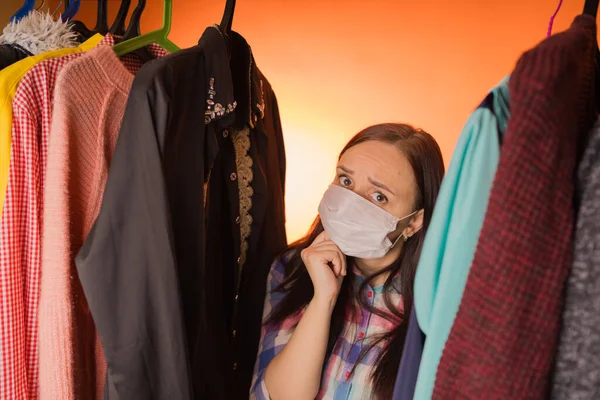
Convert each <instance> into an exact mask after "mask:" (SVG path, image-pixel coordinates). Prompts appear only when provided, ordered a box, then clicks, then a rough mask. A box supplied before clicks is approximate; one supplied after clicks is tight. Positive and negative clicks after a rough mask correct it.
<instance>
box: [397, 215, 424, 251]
mask: <svg viewBox="0 0 600 400" xmlns="http://www.w3.org/2000/svg"><path fill="white" fill-rule="evenodd" d="M419 211H420V210H416V211H413V212H411V213H410V214H408V215H407V216H405V217H402V218H400V219H399V220H398V222H396V226H398V224H399V223H400V221H404V220H405V219H406V218H410V217H412V216H413V215H415V214H416V213H418V212H419ZM400 238H402V239H404V243H406V242H408V239H410V236H408V235H405V234H403V233H401V234H400V236H398V239H396V241H395V242H394V244H392V247H390V249H391V248H394V247H396V245H397V244H398V241H399V240H400Z"/></svg>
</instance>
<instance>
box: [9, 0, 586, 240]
mask: <svg viewBox="0 0 600 400" xmlns="http://www.w3.org/2000/svg"><path fill="white" fill-rule="evenodd" d="M5 1H6V0H2V3H3V5H2V6H0V7H2V9H5V8H6V5H5ZM9 1H12V0H9ZM56 3H57V1H53V4H56ZM132 3H133V4H132V8H133V6H135V5H136V4H137V3H136V1H132ZM173 3H174V5H173V20H174V23H173V24H174V27H173V31H172V34H171V38H172V40H173V41H174V42H175V43H177V44H178V45H179V46H180V47H186V46H191V45H194V44H195V43H196V41H197V40H198V38H199V37H200V36H201V35H202V32H203V30H204V28H205V27H206V26H208V25H210V24H212V23H214V22H218V21H220V19H221V15H222V12H223V8H224V5H225V0H223V1H214V0H212V1H200V0H188V1H185V0H173ZM557 3H558V0H452V1H450V0H419V1H416V0H412V1H409V0H386V1H384V0H361V1H358V0H238V1H237V7H236V12H235V18H234V29H235V30H237V31H238V32H240V33H242V34H243V35H244V36H245V37H246V39H247V40H248V42H249V43H250V44H251V45H252V47H253V51H254V55H255V58H256V60H257V64H258V66H259V67H260V69H261V70H262V71H263V72H264V73H265V75H267V77H268V79H269V80H270V82H271V84H272V85H273V87H274V89H275V91H276V93H277V97H278V100H279V106H280V110H281V116H282V121H283V128H284V136H285V141H286V149H287V157H288V164H287V165H288V176H287V197H286V202H287V221H288V232H289V236H290V239H292V240H293V239H296V238H298V237H299V236H300V235H302V233H303V232H304V231H305V230H306V228H307V227H308V225H309V224H310V222H311V221H312V220H313V218H314V216H315V215H316V208H317V205H318V202H319V200H320V196H321V194H322V193H323V191H324V190H325V188H326V186H327V185H328V183H329V181H330V180H331V178H332V176H333V167H334V164H335V160H336V156H337V153H338V152H339V151H340V149H341V148H342V146H343V145H344V143H345V142H346V141H347V140H348V139H349V138H350V137H351V136H352V135H353V134H354V133H356V132H357V131H358V130H360V129H362V128H363V127H365V126H367V125H369V124H374V123H378V122H383V121H402V122H410V123H412V124H415V125H417V126H420V127H422V128H424V129H425V130H427V131H429V132H430V133H431V134H433V135H434V136H435V138H436V139H437V140H438V142H439V144H440V146H441V148H442V151H443V153H444V157H445V160H446V164H448V162H449V160H450V157H451V155H452V151H453V148H454V145H455V143H456V140H457V138H458V135H459V134H460V130H461V128H462V125H463V124H464V122H465V121H466V119H467V118H468V116H469V114H470V112H471V111H472V110H473V108H474V107H475V106H477V104H478V103H479V101H480V100H481V99H482V98H483V97H484V95H485V93H486V91H487V90H488V89H489V88H490V87H492V86H493V85H495V84H496V83H497V82H499V81H500V80H501V79H502V78H503V77H504V76H505V75H507V74H509V73H510V71H511V70H512V67H513V66H514V63H515V62H516V60H517V59H518V57H519V56H520V54H521V53H522V52H523V51H525V50H527V49H528V48H530V47H532V46H534V45H535V44H536V43H537V42H539V41H540V40H542V39H543V38H544V37H545V35H546V29H547V25H548V19H549V16H550V15H551V14H552V13H553V12H554V9H555V8H556V5H557ZM583 3H584V1H583V0H564V4H563V7H562V10H561V12H560V13H559V15H558V18H557V20H556V23H555V29H554V31H555V32H556V31H560V30H564V29H566V28H567V27H568V26H569V24H570V23H571V21H572V19H573V17H574V16H575V15H576V14H578V13H580V12H581V10H582V9H583ZM109 4H110V12H111V13H116V10H117V9H118V6H119V4H120V1H113V0H111V1H110V2H109ZM95 7H96V1H94V0H82V8H81V11H80V14H79V18H82V19H83V20H84V21H87V22H89V23H88V26H90V25H92V26H93V21H95ZM4 13H6V12H4ZM161 14H162V1H159V0H148V2H147V6H146V11H145V13H144V19H143V24H142V28H143V31H148V30H150V29H153V28H156V27H158V26H160V20H161Z"/></svg>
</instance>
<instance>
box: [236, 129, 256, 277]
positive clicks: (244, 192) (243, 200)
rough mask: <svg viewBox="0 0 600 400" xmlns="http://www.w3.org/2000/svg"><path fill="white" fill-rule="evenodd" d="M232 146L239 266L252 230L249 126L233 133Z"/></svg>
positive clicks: (251, 174)
mask: <svg viewBox="0 0 600 400" xmlns="http://www.w3.org/2000/svg"><path fill="white" fill-rule="evenodd" d="M232 138H233V147H234V150H235V164H236V167H237V176H238V179H237V181H238V188H239V197H240V239H241V240H240V266H241V265H243V264H244V262H245V261H246V256H247V253H248V238H249V237H250V233H251V231H252V214H250V210H251V209H252V196H253V195H254V189H252V185H251V184H252V180H253V179H254V173H253V172H252V164H253V161H252V157H251V156H250V155H249V154H248V151H249V150H250V128H249V127H248V126H246V127H244V128H243V129H242V130H239V131H236V132H234V133H233V136H232Z"/></svg>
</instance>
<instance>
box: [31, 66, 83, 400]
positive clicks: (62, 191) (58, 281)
mask: <svg viewBox="0 0 600 400" xmlns="http://www.w3.org/2000/svg"><path fill="white" fill-rule="evenodd" d="M64 72H67V71H64ZM67 75H68V73H66V74H65V78H66V76H67ZM68 87H69V84H68V83H66V81H65V79H63V76H62V75H59V77H58V79H57V85H56V90H55V96H54V103H55V105H54V109H53V112H52V120H51V123H50V134H49V141H48V153H47V162H46V166H47V170H46V174H45V181H44V182H45V185H44V200H43V203H44V205H43V218H42V219H41V220H42V235H43V236H42V246H41V247H42V249H41V250H42V253H41V254H42V257H41V268H40V273H41V276H40V292H39V293H40V298H39V310H40V318H39V344H40V395H41V397H42V399H44V398H57V397H60V398H64V399H72V398H73V397H74V388H75V382H74V376H75V368H74V366H75V365H76V363H75V358H76V356H75V354H76V353H75V348H76V347H77V345H76V343H77V340H79V339H80V338H79V337H78V333H79V332H81V331H79V330H78V328H79V327H80V326H79V325H78V324H74V321H76V320H77V317H76V316H77V315H78V312H77V310H76V302H75V301H74V298H75V293H76V291H75V290H74V289H75V287H74V282H73V278H74V276H76V274H75V268H74V265H73V264H72V261H73V260H72V257H71V248H72V245H73V242H74V240H75V238H76V237H78V235H77V233H80V232H77V231H78V229H77V228H78V227H79V226H80V224H79V218H78V216H79V215H80V214H79V213H78V212H77V210H75V209H74V208H72V205H73V203H75V202H74V201H72V199H73V196H74V194H75V193H76V189H75V188H74V187H73V185H70V178H71V174H73V175H76V173H77V172H79V169H78V168H77V167H76V166H75V165H71V163H70V161H71V154H72V153H71V150H72V148H73V146H74V143H73V142H75V141H76V140H75V137H76V134H79V133H83V132H82V130H81V129H80V125H79V123H78V122H77V121H75V120H76V118H74V115H73V107H71V106H69V98H70V90H68ZM70 139H73V142H71V141H70ZM73 161H74V160H73ZM71 167H72V168H73V171H71V170H70V168H71Z"/></svg>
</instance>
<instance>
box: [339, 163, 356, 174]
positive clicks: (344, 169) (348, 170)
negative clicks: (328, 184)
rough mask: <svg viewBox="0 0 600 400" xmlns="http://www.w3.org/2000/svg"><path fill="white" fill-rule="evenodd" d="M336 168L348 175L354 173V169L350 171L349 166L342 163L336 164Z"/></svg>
mask: <svg viewBox="0 0 600 400" xmlns="http://www.w3.org/2000/svg"><path fill="white" fill-rule="evenodd" d="M338 169H341V170H342V171H344V172H345V173H347V174H348V175H352V174H353V173H354V171H352V170H351V169H350V168H346V167H344V166H343V165H338Z"/></svg>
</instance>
